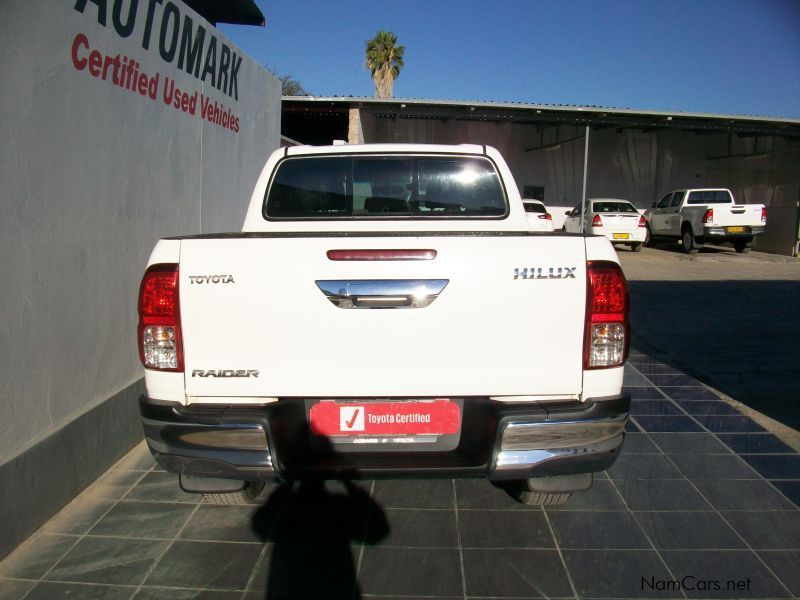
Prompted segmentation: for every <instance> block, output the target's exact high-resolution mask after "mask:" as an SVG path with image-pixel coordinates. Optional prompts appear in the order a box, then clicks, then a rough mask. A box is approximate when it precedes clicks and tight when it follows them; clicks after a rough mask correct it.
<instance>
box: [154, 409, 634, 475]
mask: <svg viewBox="0 0 800 600" xmlns="http://www.w3.org/2000/svg"><path fill="white" fill-rule="evenodd" d="M298 405H299V406H300V407H301V406H302V400H297V399H286V400H281V401H279V402H277V403H274V404H272V405H267V406H260V407H245V406H232V405H224V406H222V405H220V406H203V407H201V408H195V407H185V406H182V405H177V404H176V405H164V404H160V403H155V402H151V401H149V400H148V399H147V398H146V397H142V399H141V401H140V408H141V413H142V422H143V425H144V432H145V437H146V439H147V443H148V445H149V446H150V449H151V451H152V453H153V455H154V456H155V458H156V460H157V461H158V462H159V464H161V466H163V467H164V468H165V469H167V470H168V471H172V472H175V473H179V474H182V475H185V476H192V477H221V478H230V479H244V480H275V479H302V478H329V479H335V478H348V479H359V478H360V479H369V478H391V477H396V478H402V477H442V478H450V477H456V478H457V477H485V478H489V479H492V480H499V481H502V480H511V479H527V478H529V477H536V476H549V475H570V474H578V473H589V472H594V471H602V470H604V469H606V468H608V467H609V466H611V464H612V463H613V462H614V461H615V460H616V457H617V456H618V455H619V451H620V448H621V446H622V442H623V439H624V431H625V424H626V422H627V419H628V411H629V407H630V398H629V397H627V396H615V397H611V398H597V399H593V400H587V401H586V402H583V403H576V402H573V403H569V404H562V405H557V406H554V405H543V404H538V403H530V404H527V403H526V404H516V403H514V404H512V403H502V402H495V401H492V400H490V399H488V398H465V399H464V415H463V422H462V431H461V439H460V441H459V444H458V447H457V448H455V450H452V451H447V452H425V451H409V452H382V453H381V452H359V453H338V454H337V453H336V452H334V451H333V450H332V449H331V450H329V451H328V452H320V451H319V449H318V448H314V447H312V446H311V445H309V443H308V434H307V432H308V424H307V422H306V421H305V412H304V410H302V409H301V408H299V406H298Z"/></svg>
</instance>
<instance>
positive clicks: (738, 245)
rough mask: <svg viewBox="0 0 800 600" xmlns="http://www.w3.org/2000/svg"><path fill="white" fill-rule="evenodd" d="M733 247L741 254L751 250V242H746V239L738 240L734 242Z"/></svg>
mask: <svg viewBox="0 0 800 600" xmlns="http://www.w3.org/2000/svg"><path fill="white" fill-rule="evenodd" d="M733 247H734V248H735V249H736V251H737V252H738V253H739V254H742V253H744V252H750V242H746V241H744V240H736V241H735V242H733Z"/></svg>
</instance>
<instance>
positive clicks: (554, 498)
mask: <svg viewBox="0 0 800 600" xmlns="http://www.w3.org/2000/svg"><path fill="white" fill-rule="evenodd" d="M511 495H512V496H513V497H514V499H515V500H517V501H518V502H521V503H522V504H526V505H528V506H554V505H558V504H565V503H566V502H567V500H569V497H570V496H571V495H572V494H569V493H562V494H555V493H552V492H529V491H527V490H518V491H516V492H512V494H511Z"/></svg>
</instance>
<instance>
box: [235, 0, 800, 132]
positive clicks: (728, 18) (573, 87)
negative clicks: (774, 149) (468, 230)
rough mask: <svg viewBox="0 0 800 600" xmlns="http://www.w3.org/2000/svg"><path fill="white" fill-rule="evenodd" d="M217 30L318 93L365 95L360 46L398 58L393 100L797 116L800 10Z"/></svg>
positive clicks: (486, 8) (373, 13) (334, 22)
mask: <svg viewBox="0 0 800 600" xmlns="http://www.w3.org/2000/svg"><path fill="white" fill-rule="evenodd" d="M256 2H257V4H258V5H259V7H260V8H261V10H262V12H263V13H264V16H265V17H266V19H267V25H266V27H264V28H260V27H249V26H229V25H220V29H221V30H222V31H223V32H224V33H225V34H226V35H227V36H229V37H230V38H231V39H232V40H233V42H234V43H236V44H237V45H238V46H240V47H241V48H242V49H243V50H245V51H246V52H247V53H248V54H250V55H251V56H253V57H254V58H255V59H256V60H257V61H258V62H260V63H261V64H264V65H266V66H268V67H269V68H270V69H271V70H272V71H277V72H278V73H279V74H281V75H284V74H290V75H292V76H293V77H294V78H295V79H297V80H299V81H300V82H301V83H302V84H303V85H304V86H305V87H306V89H308V90H309V91H311V92H312V93H313V94H314V95H317V96H339V95H344V96H348V95H352V96H372V95H373V94H374V87H373V85H372V81H371V80H370V77H369V72H368V71H367V70H366V69H364V43H365V41H366V40H367V39H369V38H371V37H372V36H374V35H375V33H376V32H377V31H378V30H379V29H387V30H389V31H393V32H394V33H395V34H397V37H398V40H399V42H400V43H401V44H403V45H404V46H405V47H406V54H405V68H404V69H403V70H402V72H401V73H400V77H399V78H398V79H397V80H396V81H395V97H403V98H425V99H453V100H477V101H501V102H502V101H510V102H532V103H554V104H578V105H600V106H614V107H625V108H641V109H653V110H675V111H689V112H710V113H730V114H749V115H765V116H784V117H794V118H800V1H799V0H725V1H719V0H713V1H708V0H697V1H686V0H672V1H663V0H638V1H632V0H620V1H617V2H610V1H609V2H604V1H587V0H562V1H550V0H547V1H532V0H527V1H525V0H508V1H499V0H482V1H473V0H428V1H422V0H400V1H395V2H387V1H384V0H373V1H362V0H334V1H330V0H329V1H323V0H317V1H309V0H288V1H283V2H278V1H274V2H266V1H263V0H256Z"/></svg>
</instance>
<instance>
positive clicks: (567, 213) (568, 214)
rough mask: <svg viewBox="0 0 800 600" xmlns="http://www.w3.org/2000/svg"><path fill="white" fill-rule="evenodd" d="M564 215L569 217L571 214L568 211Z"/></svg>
mask: <svg viewBox="0 0 800 600" xmlns="http://www.w3.org/2000/svg"><path fill="white" fill-rule="evenodd" d="M564 214H565V215H567V216H570V215H571V214H572V213H571V212H570V211H567V212H565V213H564Z"/></svg>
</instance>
